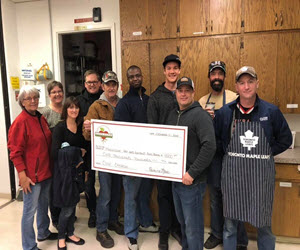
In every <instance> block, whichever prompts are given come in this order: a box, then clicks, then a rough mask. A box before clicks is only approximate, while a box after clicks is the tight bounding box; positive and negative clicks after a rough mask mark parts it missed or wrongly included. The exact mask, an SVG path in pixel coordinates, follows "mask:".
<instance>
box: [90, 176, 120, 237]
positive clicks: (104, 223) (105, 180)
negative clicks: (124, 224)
mask: <svg viewBox="0 0 300 250" xmlns="http://www.w3.org/2000/svg"><path fill="white" fill-rule="evenodd" d="M98 176H99V183H100V191H99V196H98V201H97V206H96V218H97V223H96V227H97V231H99V232H104V231H105V230H107V227H108V223H109V222H117V221H118V206H119V203H120V199H121V182H122V179H121V175H117V174H111V173H106V172H98Z"/></svg>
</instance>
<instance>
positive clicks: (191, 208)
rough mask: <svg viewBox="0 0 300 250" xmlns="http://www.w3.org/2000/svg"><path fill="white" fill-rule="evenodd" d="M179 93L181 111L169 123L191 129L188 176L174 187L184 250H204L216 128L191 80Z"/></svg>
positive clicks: (181, 81) (184, 82) (172, 114)
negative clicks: (196, 96)
mask: <svg viewBox="0 0 300 250" xmlns="http://www.w3.org/2000/svg"><path fill="white" fill-rule="evenodd" d="M175 93H176V99H177V102H178V107H177V108H176V109H173V110H172V111H171V112H170V114H169V116H168V119H167V122H166V123H167V124H169V125H178V126H187V127H188V139H187V158H186V172H185V174H184V176H183V178H182V183H180V182H173V183H172V191H173V199H174V205H175V211H176V215H177V218H178V221H179V223H180V225H181V233H182V241H181V245H182V249H190V250H193V249H195V250H196V249H203V242H204V218H203V206H202V201H203V196H204V192H205V186H206V178H207V173H208V167H209V165H210V162H211V160H212V158H213V156H214V154H215V150H216V141H215V134H214V127H213V123H212V119H211V118H210V116H209V114H208V113H207V112H206V111H205V110H203V109H202V108H201V106H200V104H199V102H195V101H194V94H195V90H194V83H193V81H192V80H191V79H190V78H188V77H182V78H180V79H179V80H178V81H177V88H176V92H175Z"/></svg>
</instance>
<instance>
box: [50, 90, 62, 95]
mask: <svg viewBox="0 0 300 250" xmlns="http://www.w3.org/2000/svg"><path fill="white" fill-rule="evenodd" d="M62 93H63V92H62V91H61V90H59V91H51V92H50V95H56V94H57V95H61V94H62Z"/></svg>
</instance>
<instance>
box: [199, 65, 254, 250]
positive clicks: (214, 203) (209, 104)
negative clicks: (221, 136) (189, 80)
mask: <svg viewBox="0 0 300 250" xmlns="http://www.w3.org/2000/svg"><path fill="white" fill-rule="evenodd" d="M225 78H226V64H225V63H224V62H222V61H213V62H211V63H210V64H209V66H208V79H209V82H210V87H211V92H210V93H208V94H207V95H205V96H203V97H201V98H200V100H199V103H200V105H201V106H202V108H203V109H206V111H207V112H208V113H209V114H210V115H211V117H212V118H214V117H215V114H216V113H217V112H218V110H219V109H220V108H221V107H223V106H224V105H225V104H227V103H229V102H232V101H234V100H235V99H236V98H237V94H236V93H235V92H233V91H230V90H227V89H226V90H225V85H224V83H225ZM221 171H222V160H221V156H220V155H218V153H216V155H215V157H214V159H213V161H212V163H211V166H210V168H209V173H208V178H207V183H208V187H209V194H210V213H211V217H210V218H211V219H210V225H211V234H210V236H209V238H208V239H207V240H206V242H205V244H204V247H205V248H207V249H213V248H215V247H216V246H218V245H219V244H222V242H223V225H224V217H223V203H222V192H221ZM247 245H248V237H247V233H246V230H245V227H244V224H243V223H240V224H239V227H238V246H239V247H240V249H243V248H244V249H245V248H246V247H247Z"/></svg>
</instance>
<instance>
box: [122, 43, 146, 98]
mask: <svg viewBox="0 0 300 250" xmlns="http://www.w3.org/2000/svg"><path fill="white" fill-rule="evenodd" d="M131 65H137V66H139V67H140V68H141V70H142V74H143V86H144V88H146V89H147V90H148V91H149V88H150V74H149V73H150V69H149V43H147V42H138V43H126V44H123V47H122V91H123V95H125V94H126V93H127V92H128V90H129V83H128V80H127V69H128V68H129V67H130V66H131ZM148 91H147V92H146V93H147V94H149V92H148Z"/></svg>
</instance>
